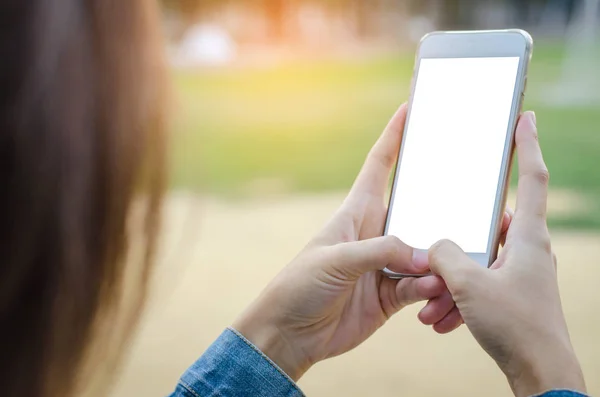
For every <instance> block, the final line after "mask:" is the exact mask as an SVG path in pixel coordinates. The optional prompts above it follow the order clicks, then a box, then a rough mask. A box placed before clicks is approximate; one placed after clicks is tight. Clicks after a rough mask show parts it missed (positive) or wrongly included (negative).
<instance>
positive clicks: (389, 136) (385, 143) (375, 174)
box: [351, 104, 407, 198]
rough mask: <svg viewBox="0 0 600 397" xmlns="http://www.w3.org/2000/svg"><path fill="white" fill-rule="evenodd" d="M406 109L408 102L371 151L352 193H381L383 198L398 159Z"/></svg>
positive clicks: (393, 118)
mask: <svg viewBox="0 0 600 397" xmlns="http://www.w3.org/2000/svg"><path fill="white" fill-rule="evenodd" d="M406 109H407V106H406V104H403V105H402V106H400V108H399V109H398V111H397V112H396V114H394V116H393V117H392V119H391V120H390V122H389V124H388V125H387V127H386V128H385V130H384V131H383V134H382V135H381V136H380V137H379V139H378V140H377V142H376V143H375V146H373V148H372V149H371V151H370V152H369V155H368V156H367V159H366V161H365V164H364V165H363V167H362V169H361V171H360V173H359V175H358V177H357V178H356V181H355V182H354V186H353V187H352V191H351V195H352V193H354V194H363V193H368V194H372V195H381V197H382V198H383V197H384V196H385V193H386V192H387V188H388V183H389V177H390V172H391V171H392V167H393V166H394V164H395V163H396V160H397V159H398V150H399V149H400V142H401V140H402V132H403V131H404V123H405V121H406Z"/></svg>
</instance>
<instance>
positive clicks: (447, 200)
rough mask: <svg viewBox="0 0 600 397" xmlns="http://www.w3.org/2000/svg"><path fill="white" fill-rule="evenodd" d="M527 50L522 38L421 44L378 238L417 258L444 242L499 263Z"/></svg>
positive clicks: (482, 36)
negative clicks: (408, 248)
mask: <svg viewBox="0 0 600 397" xmlns="http://www.w3.org/2000/svg"><path fill="white" fill-rule="evenodd" d="M531 48H532V40H531V37H530V36H529V34H527V33H526V32H524V31H521V30H503V31H477V32H437V33H432V34H429V35H427V36H425V37H424V38H423V40H422V41H421V44H420V46H419V50H418V54H417V60H416V66H415V72H414V78H413V85H412V94H411V98H410V101H409V110H408V117H407V119H406V124H405V129H404V135H403V139H402V143H401V148H400V154H399V158H398V163H397V166H396V173H395V177H394V183H393V187H392V194H391V198H390V203H389V206H388V213H387V219H386V224H385V229H384V235H393V236H396V237H398V238H399V239H400V240H402V241H403V242H405V243H406V244H408V245H410V246H412V247H414V248H416V249H418V250H423V251H426V250H427V249H428V248H429V247H430V246H431V245H432V244H433V243H435V242H436V241H438V240H441V239H449V240H452V241H454V242H455V243H457V244H458V245H459V246H460V247H461V248H462V249H463V250H464V251H466V252H467V254H468V255H469V256H470V257H471V258H472V259H473V260H475V261H476V262H477V263H479V264H480V265H482V266H486V267H487V266H489V265H490V264H491V263H492V262H493V261H494V260H495V259H496V256H497V252H498V246H499V240H500V229H501V224H502V219H503V214H504V208H505V205H506V193H507V185H508V180H509V176H510V168H511V163H512V154H513V148H514V131H515V127H516V123H517V120H518V117H519V114H520V111H521V106H522V100H523V95H524V91H525V85H526V80H527V68H528V64H529V60H530V57H531ZM384 274H386V275H387V276H388V277H391V278H402V277H406V276H409V275H406V274H400V273H395V272H393V271H391V270H389V269H385V270H384Z"/></svg>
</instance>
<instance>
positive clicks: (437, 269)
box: [429, 240, 486, 301]
mask: <svg viewBox="0 0 600 397" xmlns="http://www.w3.org/2000/svg"><path fill="white" fill-rule="evenodd" d="M429 267H430V268H431V270H432V271H433V273H434V274H438V275H440V276H442V278H443V279H444V281H445V282H446V285H447V286H448V290H449V291H450V292H451V293H452V296H453V297H454V300H455V301H457V295H459V294H461V293H462V292H463V291H465V290H467V289H468V287H469V285H470V284H472V283H478V282H479V281H480V280H481V278H482V277H483V275H484V274H485V270H486V269H484V268H482V267H481V266H479V264H477V263H476V262H475V261H473V260H472V259H471V258H469V257H468V256H467V254H465V253H464V251H463V250H461V249H460V247H459V246H458V245H456V244H454V243H453V242H451V241H448V240H442V241H439V242H437V243H435V244H434V245H433V246H432V247H431V248H430V249H429Z"/></svg>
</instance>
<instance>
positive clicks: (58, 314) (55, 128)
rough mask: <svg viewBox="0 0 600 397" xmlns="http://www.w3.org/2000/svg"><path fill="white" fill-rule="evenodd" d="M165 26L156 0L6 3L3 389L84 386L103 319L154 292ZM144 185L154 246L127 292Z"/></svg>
mask: <svg viewBox="0 0 600 397" xmlns="http://www.w3.org/2000/svg"><path fill="white" fill-rule="evenodd" d="M157 27H158V26H157V13H156V9H155V8H154V3H153V2H152V1H147V0H85V1H84V0H29V1H23V0H4V1H3V2H2V5H0V59H2V62H1V63H0V87H1V90H0V220H1V221H0V344H1V346H2V348H1V349H0V390H2V392H1V394H2V395H3V396H7V397H13V396H15V397H16V396H19V397H34V396H35V397H55V396H61V397H62V396H67V395H70V394H71V393H73V392H74V390H75V389H74V388H76V387H77V381H78V376H79V375H80V374H82V373H83V372H82V371H83V369H82V368H83V366H84V364H85V362H86V360H87V357H88V356H89V355H90V354H93V353H94V352H93V351H92V350H91V349H92V347H93V343H91V342H92V340H93V339H94V338H95V337H96V336H97V335H99V334H102V333H103V330H105V328H102V327H104V326H105V325H106V324H107V323H106V321H117V320H118V319H122V318H123V315H122V314H119V313H120V310H121V309H122V307H123V303H124V301H125V300H127V304H128V305H131V306H132V307H134V306H135V307H137V306H139V305H140V304H141V302H142V301H143V297H144V286H145V280H146V278H147V276H148V272H149V266H148V263H149V258H150V256H151V251H152V246H153V240H154V235H155V232H156V228H157V224H158V215H157V213H156V210H157V208H158V206H159V199H160V192H161V189H162V187H163V186H162V185H163V179H164V178H163V176H164V169H163V166H164V158H163V157H164V156H163V150H164V145H163V143H164V142H163V135H162V124H163V123H162V117H161V111H162V103H161V100H162V98H163V92H162V89H163V84H162V82H163V78H164V66H163V63H162V58H161V56H160V50H159V49H160V44H159V43H158V42H159V40H158V37H159V32H158V29H157ZM137 198H139V200H137ZM134 199H136V200H135V201H136V204H137V202H138V201H139V202H140V203H141V204H140V205H141V206H142V207H143V209H144V211H146V212H145V214H146V215H147V216H144V217H143V219H144V230H143V233H142V234H141V235H140V236H141V237H140V238H142V242H143V244H144V251H143V253H144V255H142V260H141V262H142V265H141V266H138V267H136V268H135V269H134V270H133V271H130V270H131V268H127V269H128V270H127V274H128V275H127V278H128V279H129V278H130V279H131V281H132V282H133V283H135V284H132V285H133V287H132V288H133V289H132V290H131V291H133V292H135V293H130V292H131V291H130V290H128V292H127V294H128V296H127V299H125V298H124V295H123V293H122V291H123V287H124V279H125V274H126V272H125V269H126V266H125V260H126V257H127V256H128V253H129V245H130V244H129V243H128V238H127V237H128V234H129V233H128V230H127V229H128V228H127V224H128V216H129V213H130V209H131V208H132V205H133V202H134ZM128 264H129V263H128ZM133 311H135V309H134V310H133ZM130 312H131V310H130ZM126 317H127V316H126ZM118 323H119V324H122V325H124V326H125V327H127V325H131V324H132V323H133V321H129V318H128V319H127V321H121V320H118ZM104 334H106V333H104ZM97 351H99V350H97ZM107 351H108V349H107ZM105 358H108V357H105Z"/></svg>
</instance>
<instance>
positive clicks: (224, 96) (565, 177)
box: [172, 46, 600, 228]
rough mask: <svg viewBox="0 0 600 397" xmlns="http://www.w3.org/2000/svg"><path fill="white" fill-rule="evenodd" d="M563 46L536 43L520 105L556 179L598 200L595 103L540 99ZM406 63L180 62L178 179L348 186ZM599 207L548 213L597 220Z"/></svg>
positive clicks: (194, 183) (227, 188)
mask: <svg viewBox="0 0 600 397" xmlns="http://www.w3.org/2000/svg"><path fill="white" fill-rule="evenodd" d="M561 56H562V55H561V50H560V48H559V47H556V46H548V47H542V48H540V49H536V52H535V55H534V62H533V64H532V68H531V72H530V79H529V80H530V81H529V93H531V94H532V95H531V98H532V99H531V100H528V101H527V104H526V107H527V108H533V109H535V111H536V113H537V118H538V124H539V129H540V140H541V143H542V147H543V150H544V154H545V157H546V161H547V163H548V167H549V169H550V171H551V176H552V186H553V187H557V188H568V189H572V190H575V191H577V192H580V193H581V194H584V195H588V196H590V197H592V198H593V199H598V200H597V202H600V172H599V171H600V170H599V169H598V164H599V159H600V133H599V132H600V108H594V107H589V108H574V109H573V108H562V109H556V108H551V107H548V106H544V105H543V104H542V103H540V101H539V100H536V99H539V98H540V97H542V96H543V95H544V94H543V92H544V90H545V89H546V87H547V86H548V84H549V82H552V81H555V80H556V78H557V76H558V74H559V72H560V59H561ZM412 64H413V58H412V54H407V55H404V56H402V55H398V56H389V57H379V58H376V59H368V60H365V61H354V62H350V61H319V62H316V61H315V62H306V63H295V64H290V65H285V66H279V67H276V68H270V69H243V70H234V69H223V70H213V71H202V72H198V73H192V72H177V73H176V74H175V83H176V93H177V98H178V102H177V110H178V111H177V118H176V128H175V140H174V146H173V153H172V160H173V161H172V162H173V164H172V165H173V185H174V187H176V188H186V189H202V190H203V191H208V192H211V193H216V194H224V195H237V194H240V193H241V192H243V191H244V187H245V186H247V185H248V183H250V182H252V181H253V180H256V179H274V180H279V181H283V182H284V183H285V185H286V186H288V188H289V189H291V190H292V191H301V192H304V191H310V192H313V191H315V192H316V191H325V190H339V189H347V188H348V187H349V186H350V185H351V183H352V181H353V179H354V177H355V175H356V173H357V171H358V170H359V168H360V166H361V164H362V162H363V160H364V157H365V155H366V153H367V152H368V150H369V148H370V147H371V145H372V144H373V142H374V141H375V140H376V139H377V136H378V135H379V134H380V132H381V130H382V129H383V128H384V126H385V124H386V123H387V120H388V119H389V117H390V116H391V115H392V114H393V112H394V110H395V109H396V107H397V106H398V105H399V104H400V103H401V102H403V101H404V100H405V99H406V98H407V96H408V91H409V82H410V77H411V72H412ZM536 94H537V95H536ZM513 179H516V178H513ZM599 214H600V208H596V209H595V210H594V212H593V214H590V216H585V217H583V218H582V219H566V220H565V219H561V220H554V221H553V222H554V223H555V224H556V225H559V226H575V227H592V228H600V215H599Z"/></svg>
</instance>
